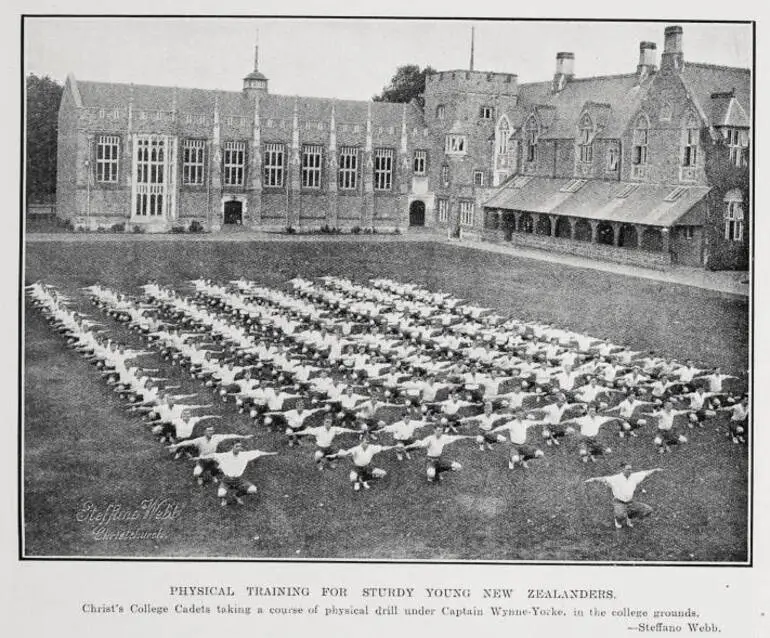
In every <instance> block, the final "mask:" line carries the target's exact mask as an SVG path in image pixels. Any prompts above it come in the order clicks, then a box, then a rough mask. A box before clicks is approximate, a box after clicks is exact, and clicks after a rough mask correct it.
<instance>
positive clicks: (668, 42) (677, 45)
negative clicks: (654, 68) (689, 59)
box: [660, 26, 684, 71]
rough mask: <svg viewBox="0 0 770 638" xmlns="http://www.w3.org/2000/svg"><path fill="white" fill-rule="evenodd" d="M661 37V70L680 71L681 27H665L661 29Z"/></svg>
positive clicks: (682, 54)
mask: <svg viewBox="0 0 770 638" xmlns="http://www.w3.org/2000/svg"><path fill="white" fill-rule="evenodd" d="M663 38H664V44H663V55H662V56H661V58H660V68H661V70H672V71H681V70H682V67H683V66H684V53H683V52H682V27H680V26H674V27H666V29H665V30H664V31H663Z"/></svg>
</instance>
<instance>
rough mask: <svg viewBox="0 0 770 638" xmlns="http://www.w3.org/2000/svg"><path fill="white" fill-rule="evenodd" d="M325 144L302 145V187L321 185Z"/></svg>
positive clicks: (317, 186)
mask: <svg viewBox="0 0 770 638" xmlns="http://www.w3.org/2000/svg"><path fill="white" fill-rule="evenodd" d="M322 157H323V146H319V145H317V144H307V145H305V146H303V147H302V188H320V187H321V158H322Z"/></svg>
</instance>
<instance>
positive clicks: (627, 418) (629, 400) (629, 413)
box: [602, 390, 652, 439]
mask: <svg viewBox="0 0 770 638" xmlns="http://www.w3.org/2000/svg"><path fill="white" fill-rule="evenodd" d="M643 405H652V403H650V402H649V401H639V400H638V399H637V398H636V392H635V391H633V390H632V391H631V392H629V393H628V396H627V397H626V398H625V399H623V400H622V401H621V402H620V403H618V405H616V406H615V407H614V408H610V409H609V410H604V411H603V412H602V414H603V415H608V416H609V415H615V414H617V416H618V420H619V421H620V430H619V431H618V436H619V437H620V438H621V439H622V438H623V437H624V436H625V435H626V433H627V434H630V435H631V436H637V433H636V430H637V429H638V428H640V427H642V426H644V425H647V419H645V418H642V416H641V415H640V414H638V413H637V408H639V407H641V406H643Z"/></svg>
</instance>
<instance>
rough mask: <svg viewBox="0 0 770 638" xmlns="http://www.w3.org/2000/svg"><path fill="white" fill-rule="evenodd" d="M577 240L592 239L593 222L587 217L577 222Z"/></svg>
mask: <svg viewBox="0 0 770 638" xmlns="http://www.w3.org/2000/svg"><path fill="white" fill-rule="evenodd" d="M573 239H576V240H577V241H591V224H589V223H588V222H587V221H586V220H585V219H578V220H577V221H576V222H575V236H574V237H573Z"/></svg>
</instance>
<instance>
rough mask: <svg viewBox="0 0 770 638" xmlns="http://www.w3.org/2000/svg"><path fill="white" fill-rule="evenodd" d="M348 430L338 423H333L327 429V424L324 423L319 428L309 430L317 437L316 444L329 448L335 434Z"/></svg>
mask: <svg viewBox="0 0 770 638" xmlns="http://www.w3.org/2000/svg"><path fill="white" fill-rule="evenodd" d="M347 431H348V430H346V429H345V428H341V427H338V426H336V425H333V426H332V427H330V428H329V429H328V430H327V429H326V426H323V425H321V426H319V427H317V428H309V429H308V430H307V432H308V433H309V434H312V435H313V436H314V437H315V442H316V445H318V447H321V448H328V447H329V446H331V444H332V441H334V437H335V436H337V435H338V434H342V433H343V432H347Z"/></svg>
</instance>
